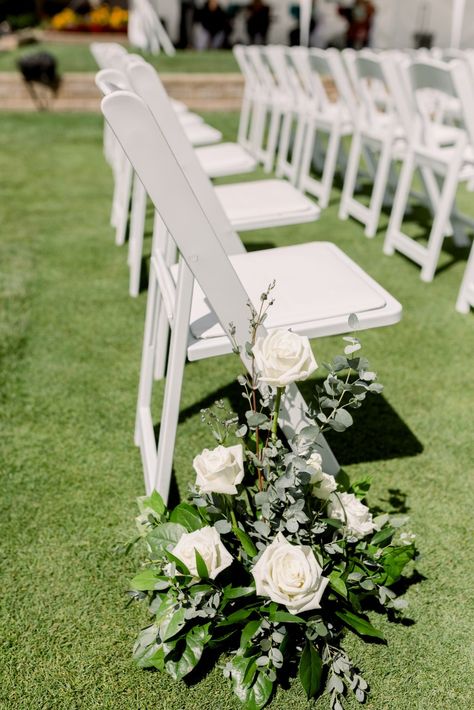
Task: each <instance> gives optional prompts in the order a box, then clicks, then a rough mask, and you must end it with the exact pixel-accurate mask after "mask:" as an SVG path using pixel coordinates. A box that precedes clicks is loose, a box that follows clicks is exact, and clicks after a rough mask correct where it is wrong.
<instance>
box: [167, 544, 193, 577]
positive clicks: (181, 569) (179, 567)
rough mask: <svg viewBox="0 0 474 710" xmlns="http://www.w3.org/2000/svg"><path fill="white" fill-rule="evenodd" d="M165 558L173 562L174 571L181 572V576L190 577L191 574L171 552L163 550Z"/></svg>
mask: <svg viewBox="0 0 474 710" xmlns="http://www.w3.org/2000/svg"><path fill="white" fill-rule="evenodd" d="M165 557H167V558H168V560H169V561H170V562H174V563H175V565H176V569H177V570H178V572H181V574H184V575H187V576H189V577H192V574H191V572H190V571H189V569H188V568H187V567H186V565H185V564H184V562H183V560H180V559H179V557H175V556H174V555H173V553H172V552H170V551H169V550H165Z"/></svg>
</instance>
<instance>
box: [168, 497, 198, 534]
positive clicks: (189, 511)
mask: <svg viewBox="0 0 474 710" xmlns="http://www.w3.org/2000/svg"><path fill="white" fill-rule="evenodd" d="M170 521H171V522H172V523H178V524H179V525H182V526H183V527H185V528H186V530H188V531H189V532H194V530H200V529H201V528H202V526H203V522H202V519H201V516H200V515H199V513H198V512H197V511H196V509H195V508H193V507H192V506H191V505H189V503H180V504H179V505H178V506H176V508H175V509H174V510H173V512H172V513H171V515H170Z"/></svg>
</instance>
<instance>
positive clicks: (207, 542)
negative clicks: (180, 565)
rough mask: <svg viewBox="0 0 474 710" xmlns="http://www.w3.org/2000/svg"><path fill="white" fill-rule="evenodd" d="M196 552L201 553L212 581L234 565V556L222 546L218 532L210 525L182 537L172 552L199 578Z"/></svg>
mask: <svg viewBox="0 0 474 710" xmlns="http://www.w3.org/2000/svg"><path fill="white" fill-rule="evenodd" d="M195 550H197V551H198V552H199V554H200V555H201V557H202V559H203V560H204V562H205V563H206V567H207V571H208V573H209V577H210V578H211V579H215V578H216V577H217V575H218V574H219V573H220V572H222V570H224V569H225V568H226V567H228V566H229V565H231V564H232V560H233V557H232V555H231V554H230V552H229V551H228V550H227V549H226V548H225V547H224V545H223V544H222V541H221V537H220V535H219V533H218V532H217V530H216V529H215V528H211V527H210V526H209V525H207V526H206V527H204V528H201V529H200V530H195V531H194V532H191V533H185V534H184V535H181V537H180V538H179V540H178V542H177V544H176V545H175V546H174V548H173V550H172V553H173V555H174V556H175V557H177V558H178V559H179V560H181V562H184V564H185V565H186V567H187V568H188V570H189V571H190V572H191V574H192V576H193V577H198V578H199V574H198V571H197V568H196V555H195V553H194V551H195Z"/></svg>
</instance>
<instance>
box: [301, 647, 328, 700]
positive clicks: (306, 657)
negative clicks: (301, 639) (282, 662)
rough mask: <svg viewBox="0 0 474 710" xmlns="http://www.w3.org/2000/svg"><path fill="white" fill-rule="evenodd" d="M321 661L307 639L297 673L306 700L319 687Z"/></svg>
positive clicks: (314, 693) (312, 696) (321, 668)
mask: <svg viewBox="0 0 474 710" xmlns="http://www.w3.org/2000/svg"><path fill="white" fill-rule="evenodd" d="M322 673H323V662H322V660H321V656H320V655H319V653H318V651H317V650H316V648H315V647H314V645H313V644H312V643H311V642H310V641H307V642H306V645H305V647H304V649H303V653H302V654H301V660H300V666H299V670H298V675H299V678H300V681H301V685H302V686H303V688H304V691H305V693H306V696H307V698H308V700H309V699H310V698H314V696H315V695H316V693H317V692H318V690H319V689H320V687H321V677H322Z"/></svg>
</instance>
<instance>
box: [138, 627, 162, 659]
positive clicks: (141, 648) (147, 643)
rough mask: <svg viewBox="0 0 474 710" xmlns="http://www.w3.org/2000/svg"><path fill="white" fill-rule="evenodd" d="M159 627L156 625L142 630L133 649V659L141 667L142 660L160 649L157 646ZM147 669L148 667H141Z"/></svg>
mask: <svg viewBox="0 0 474 710" xmlns="http://www.w3.org/2000/svg"><path fill="white" fill-rule="evenodd" d="M157 636H158V627H157V626H156V624H152V625H151V626H147V627H146V629H142V630H141V631H140V633H139V634H138V638H137V640H136V642H135V645H134V647H133V658H134V659H135V660H136V662H137V663H138V665H139V666H141V664H142V659H143V658H144V656H145V655H146V654H147V653H148V652H149V651H150V649H151V653H154V652H155V651H156V649H157V648H158V645H159V644H157V641H156V639H157ZM141 667H146V666H141Z"/></svg>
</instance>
